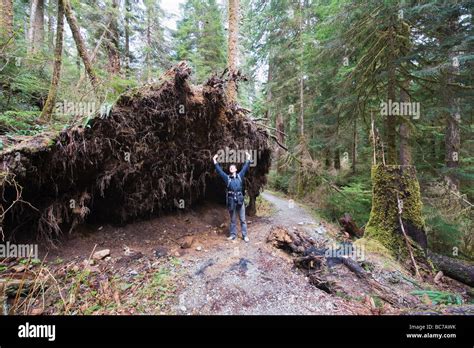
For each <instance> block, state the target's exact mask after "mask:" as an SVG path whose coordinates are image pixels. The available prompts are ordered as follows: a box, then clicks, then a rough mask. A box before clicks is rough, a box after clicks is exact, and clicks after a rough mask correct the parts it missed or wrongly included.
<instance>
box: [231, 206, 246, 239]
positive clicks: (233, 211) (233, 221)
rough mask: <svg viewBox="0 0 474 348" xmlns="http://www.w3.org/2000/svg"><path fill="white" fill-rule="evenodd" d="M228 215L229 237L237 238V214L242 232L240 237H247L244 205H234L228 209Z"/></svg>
mask: <svg viewBox="0 0 474 348" xmlns="http://www.w3.org/2000/svg"><path fill="white" fill-rule="evenodd" d="M229 214H230V235H231V236H235V237H237V226H236V224H237V214H239V219H240V228H241V230H242V237H244V238H245V237H246V236H247V222H246V221H245V204H241V205H237V204H234V205H233V207H232V208H231V209H229Z"/></svg>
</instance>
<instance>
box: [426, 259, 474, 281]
mask: <svg viewBox="0 0 474 348" xmlns="http://www.w3.org/2000/svg"><path fill="white" fill-rule="evenodd" d="M428 256H429V258H430V259H431V261H432V262H433V264H434V265H435V266H436V268H438V269H439V270H440V271H443V273H444V274H445V275H447V276H448V277H450V278H453V279H456V280H458V281H460V282H461V283H464V284H467V285H469V286H474V264H472V263H469V262H467V261H462V260H456V259H453V258H452V257H448V256H444V255H440V254H435V253H433V252H431V251H430V252H429V253H428Z"/></svg>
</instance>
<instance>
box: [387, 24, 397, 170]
mask: <svg viewBox="0 0 474 348" xmlns="http://www.w3.org/2000/svg"><path fill="white" fill-rule="evenodd" d="M395 35H396V32H395V29H393V27H392V29H391V35H390V37H389V39H388V40H389V46H390V52H395V49H394V40H395ZM395 73H396V71H395V57H394V56H393V53H392V54H391V56H390V57H389V59H388V62H387V74H388V80H387V98H388V100H387V102H389V101H390V100H391V101H392V102H395V98H396V95H395V84H396V78H395ZM385 117H386V119H385V145H386V149H387V150H386V155H387V157H386V163H387V164H397V143H396V135H397V132H396V127H397V120H396V116H394V115H387V116H385Z"/></svg>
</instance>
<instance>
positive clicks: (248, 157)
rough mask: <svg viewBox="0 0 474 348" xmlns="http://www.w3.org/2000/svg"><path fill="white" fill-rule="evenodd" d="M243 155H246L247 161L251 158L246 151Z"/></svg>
mask: <svg viewBox="0 0 474 348" xmlns="http://www.w3.org/2000/svg"><path fill="white" fill-rule="evenodd" d="M245 155H246V156H247V161H250V160H251V159H252V156H251V155H250V154H249V153H248V152H247V151H245Z"/></svg>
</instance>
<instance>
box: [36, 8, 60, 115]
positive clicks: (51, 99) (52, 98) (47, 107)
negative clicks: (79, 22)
mask: <svg viewBox="0 0 474 348" xmlns="http://www.w3.org/2000/svg"><path fill="white" fill-rule="evenodd" d="M63 36H64V7H63V4H62V1H61V0H58V17H57V27H56V47H55V49H54V67H53V77H52V79H51V86H50V87H49V92H48V98H47V99H46V102H45V104H44V107H43V111H42V112H41V116H40V117H41V118H42V119H43V120H46V119H49V118H50V117H51V115H52V113H53V108H54V104H55V102H56V94H57V91H58V85H59V79H60V76H61V62H62V59H61V58H62V53H63Z"/></svg>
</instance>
